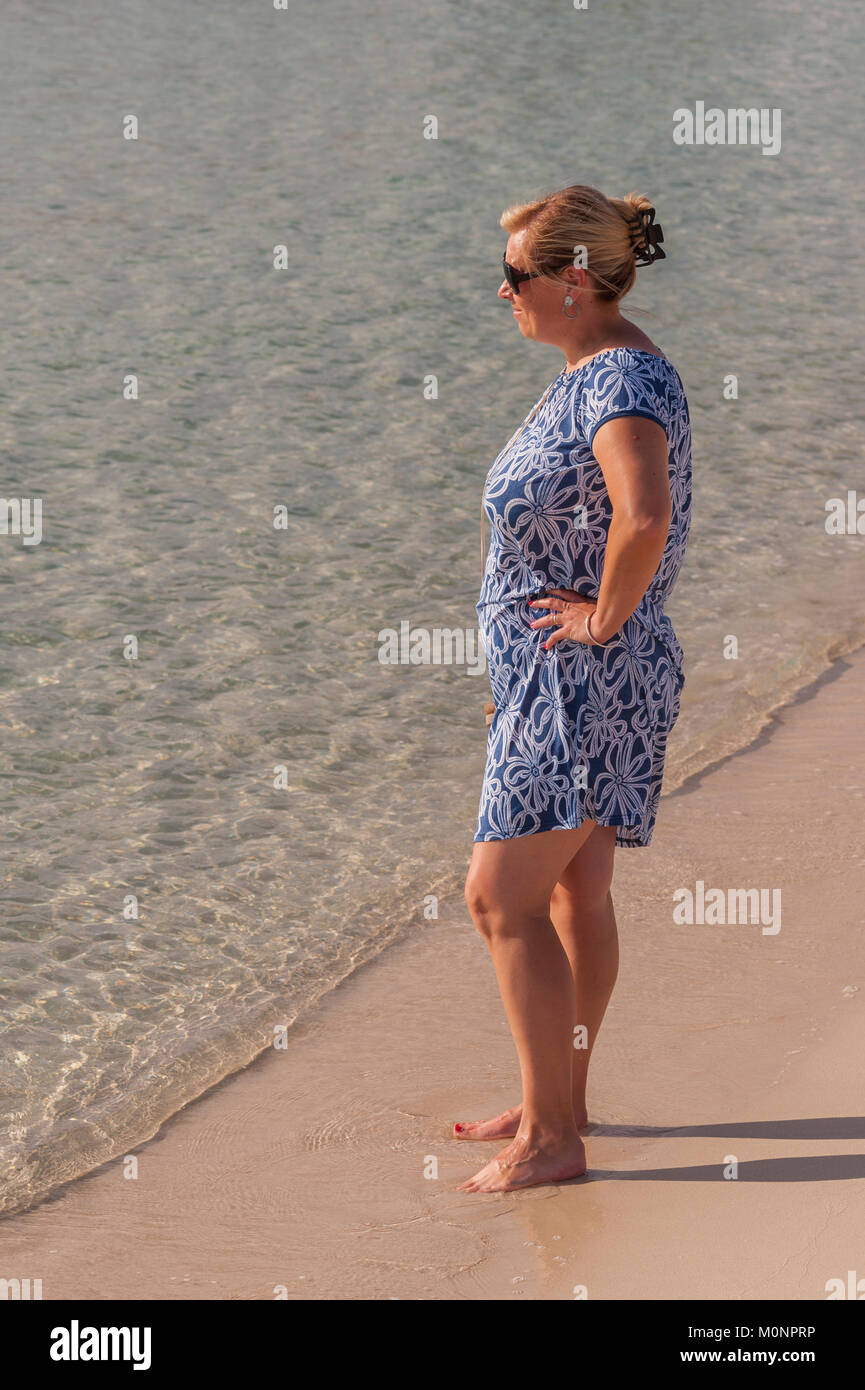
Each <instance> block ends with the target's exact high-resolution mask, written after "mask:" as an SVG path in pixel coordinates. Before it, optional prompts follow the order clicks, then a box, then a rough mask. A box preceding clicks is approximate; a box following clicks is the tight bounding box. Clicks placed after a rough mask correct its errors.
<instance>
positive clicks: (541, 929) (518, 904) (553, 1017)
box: [461, 821, 595, 1192]
mask: <svg viewBox="0 0 865 1390" xmlns="http://www.w3.org/2000/svg"><path fill="white" fill-rule="evenodd" d="M594 829H595V825H594V822H593V821H586V822H584V823H583V825H581V826H580V827H579V829H577V830H549V831H544V832H541V833H540V834H537V835H527V836H521V837H519V838H517V839H514V840H495V841H488V842H486V843H479V844H476V845H475V847H474V852H473V854H472V862H471V867H470V869H469V875H468V879H467V881H466V901H467V902H468V905H469V910H470V911H471V914H472V918H473V920H474V922H475V925H476V926H477V928H478V930H479V931H480V932H481V933H482V935H483V936H484V938H485V940H486V942H487V945H488V947H489V951H490V955H491V956H492V959H493V965H494V966H495V971H496V977H497V979H498V983H499V991H500V993H501V996H502V1002H503V1004H504V1006H505V1012H506V1014H507V1017H508V1023H509V1024H510V1028H511V1033H512V1035H513V1039H514V1042H515V1044H516V1048H517V1055H518V1057H519V1062H520V1076H521V1079H522V1092H523V1108H522V1117H521V1120H520V1127H519V1131H518V1133H517V1134H516V1136H515V1138H514V1139H513V1141H512V1142H511V1144H509V1145H508V1147H507V1148H506V1149H505V1150H503V1151H502V1153H500V1154H498V1155H497V1156H496V1158H495V1159H494V1160H493V1161H492V1162H491V1163H489V1164H487V1165H486V1166H485V1167H484V1168H483V1169H481V1171H480V1172H478V1173H476V1174H475V1175H474V1177H473V1178H470V1179H469V1180H468V1182H466V1183H463V1184H462V1185H461V1186H462V1190H463V1191H468V1192H501V1191H508V1190H510V1189H511V1188H514V1187H526V1186H529V1185H530V1184H534V1183H539V1182H556V1181H564V1180H565V1179H566V1178H573V1177H579V1176H580V1175H581V1174H582V1173H584V1172H585V1169H586V1162H585V1150H584V1149H583V1144H582V1140H581V1139H580V1136H579V1134H578V1132H577V1127H576V1124H575V1121H574V1102H573V1082H572V1076H571V1071H572V1055H573V1051H574V1027H575V1024H576V1022H577V1018H576V1002H575V998H574V981H573V974H572V967H571V963H570V960H569V958H568V955H567V952H566V950H565V948H564V946H563V945H562V942H561V941H560V939H559V936H558V933H557V932H556V929H555V927H554V926H553V923H552V920H551V917H550V900H551V898H552V895H553V890H554V889H555V886H556V884H557V883H558V881H559V879H560V878H561V876H562V874H563V873H564V872H565V870H566V868H567V866H568V864H569V863H570V862H571V860H572V859H573V857H574V855H575V854H576V852H577V850H578V849H579V848H580V846H581V845H582V844H583V843H584V842H585V841H586V840H587V839H588V837H589V835H590V834H591V833H592V831H593V830H594Z"/></svg>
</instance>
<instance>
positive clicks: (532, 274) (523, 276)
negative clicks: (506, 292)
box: [502, 256, 570, 294]
mask: <svg viewBox="0 0 865 1390" xmlns="http://www.w3.org/2000/svg"><path fill="white" fill-rule="evenodd" d="M569 264H570V257H568V259H567V260H566V261H563V262H562V265H561V266H558V267H554V266H551V265H547V266H544V267H543V268H542V269H541V270H517V268H516V266H515V265H511V264H510V262H509V261H507V260H506V259H505V257H504V256H502V270H503V271H504V276H505V279H506V280H507V282H508V284H509V285H510V287H511V289H512V290H513V292H514V294H519V292H520V285H521V284H522V283H523V281H524V280H534V279H536V278H537V276H538V275H543V274H544V273H545V271H548V270H553V269H559V270H561V269H563V268H564V266H566V265H569Z"/></svg>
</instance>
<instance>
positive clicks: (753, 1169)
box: [575, 1115, 865, 1183]
mask: <svg viewBox="0 0 865 1390" xmlns="http://www.w3.org/2000/svg"><path fill="white" fill-rule="evenodd" d="M586 1133H587V1135H588V1136H589V1137H594V1138H613V1137H621V1136H625V1137H628V1138H641V1137H646V1136H648V1137H650V1138H658V1139H667V1138H671V1137H675V1138H683V1139H685V1138H705V1137H711V1136H716V1137H717V1138H719V1139H865V1116H862V1115H838V1116H831V1117H819V1118H816V1119H810V1120H807V1119H806V1120H754V1121H743V1122H741V1123H737V1122H729V1123H718V1124H710V1125H674V1126H672V1127H671V1128H669V1129H663V1128H661V1127H660V1126H654V1125H605V1124H595V1125H591V1126H590V1127H589V1128H588V1130H587V1131H586ZM728 1168H729V1160H728V1159H726V1156H723V1157H722V1159H721V1160H719V1161H718V1162H717V1163H705V1164H695V1165H694V1166H692V1167H690V1168H681V1167H677V1168H648V1169H640V1170H639V1171H637V1170H634V1171H627V1170H625V1171H621V1170H616V1169H604V1168H589V1171H588V1172H587V1173H586V1175H585V1177H583V1178H577V1179H575V1181H576V1182H582V1183H586V1182H645V1181H646V1180H648V1181H650V1182H718V1181H719V1179H724V1174H725V1171H726V1170H727V1169H728ZM736 1173H737V1176H736V1177H735V1178H733V1177H730V1178H728V1179H726V1180H727V1181H735V1182H840V1181H842V1180H845V1179H851V1178H865V1153H863V1154H809V1155H803V1156H801V1157H799V1158H755V1159H742V1160H737V1168H736Z"/></svg>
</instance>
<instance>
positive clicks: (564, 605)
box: [529, 589, 601, 649]
mask: <svg viewBox="0 0 865 1390" xmlns="http://www.w3.org/2000/svg"><path fill="white" fill-rule="evenodd" d="M597 606H598V604H597V601H596V600H595V599H593V598H586V597H585V595H584V594H578V593H577V592H576V590H574V589H549V590H548V591H547V594H546V596H545V597H544V598H535V599H530V600H529V607H530V608H548V609H549V610H550V611H549V612H548V613H545V614H544V616H543V617H542V618H536V619H535V620H534V622H533V623H531V625H530V626H531V627H536V628H542V627H547V628H553V629H554V630H553V631H552V632H551V633H550V635H549V637H548V638H547V640H546V642H544V644H543V645H544V647H545V648H547V649H549V648H550V647H553V646H555V644H556V643H557V642H584V643H586V644H587V645H589V646H600V645H601V643H599V642H593V641H592V639H591V638H590V637H589V635H588V633H587V632H586V618H587V617H591V615H592V614H593V613H594V611H595V609H596V608H597Z"/></svg>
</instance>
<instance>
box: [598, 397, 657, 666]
mask: <svg viewBox="0 0 865 1390" xmlns="http://www.w3.org/2000/svg"><path fill="white" fill-rule="evenodd" d="M592 453H593V454H594V456H595V458H596V459H597V460H598V463H599V464H600V466H601V472H602V473H603V475H604V481H605V483H606V484H607V493H608V496H609V498H610V502H611V503H612V507H613V516H612V520H611V522H610V529H609V532H608V534H607V548H606V552H605V555H604V572H603V575H602V577H601V587H600V589H599V591H598V606H597V608H596V609H595V613H594V616H593V618H592V635H593V636H594V637H595V638H596V639H597V641H598V642H606V641H607V640H608V639H609V638H610V637H612V636H613V634H614V633H616V632H618V631H619V629H620V628H621V626H622V624H623V623H625V622H626V621H627V620H628V618H630V616H631V614H632V613H633V611H634V609H635V608H636V606H637V604H638V603H639V602H640V599H641V598H642V597H643V595H644V594H645V592H646V590H647V589H648V587H649V585H650V583H651V582H652V578H653V576H654V573H655V570H656V569H657V568H658V565H659V564H660V563H661V556H662V555H663V553H664V546H665V545H666V543H667V536H668V535H669V531H670V520H671V518H672V515H673V504H672V502H671V500H670V478H669V474H668V471H667V459H668V450H667V436H666V434H665V433H664V430H663V429H662V427H661V426H660V425H659V424H657V423H656V421H654V420H644V419H642V417H640V416H636V415H632V416H623V417H621V418H620V419H618V420H608V421H607V423H606V424H605V425H601V428H600V429H599V430H598V432H597V434H596V435H595V437H594V439H593V440H592Z"/></svg>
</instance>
